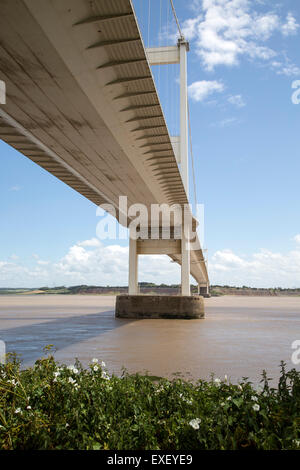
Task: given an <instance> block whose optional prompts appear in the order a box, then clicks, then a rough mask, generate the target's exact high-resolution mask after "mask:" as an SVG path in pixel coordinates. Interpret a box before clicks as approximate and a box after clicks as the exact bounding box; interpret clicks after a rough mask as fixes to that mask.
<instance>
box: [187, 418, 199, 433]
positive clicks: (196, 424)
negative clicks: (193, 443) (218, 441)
mask: <svg viewBox="0 0 300 470" xmlns="http://www.w3.org/2000/svg"><path fill="white" fill-rule="evenodd" d="M200 423H201V419H200V418H195V419H191V421H190V422H189V425H190V426H192V428H193V429H195V430H196V431H197V429H199V428H200V426H199V425H200Z"/></svg>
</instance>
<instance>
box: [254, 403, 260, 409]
mask: <svg viewBox="0 0 300 470" xmlns="http://www.w3.org/2000/svg"><path fill="white" fill-rule="evenodd" d="M252 408H253V409H254V411H259V410H260V406H259V405H258V404H257V403H255V405H253V406H252Z"/></svg>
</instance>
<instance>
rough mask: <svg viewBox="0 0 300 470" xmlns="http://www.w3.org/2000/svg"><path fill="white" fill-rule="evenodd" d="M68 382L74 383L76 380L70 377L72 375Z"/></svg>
mask: <svg viewBox="0 0 300 470" xmlns="http://www.w3.org/2000/svg"><path fill="white" fill-rule="evenodd" d="M68 382H69V383H70V384H75V383H76V380H74V379H72V377H69V380H68Z"/></svg>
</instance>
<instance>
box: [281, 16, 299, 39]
mask: <svg viewBox="0 0 300 470" xmlns="http://www.w3.org/2000/svg"><path fill="white" fill-rule="evenodd" d="M299 27H300V25H299V24H298V23H297V20H296V18H295V17H294V16H293V14H292V13H291V12H289V13H288V14H287V17H286V23H285V24H284V25H283V26H282V34H283V35H284V36H290V35H292V34H296V33H297V31H298V29H299Z"/></svg>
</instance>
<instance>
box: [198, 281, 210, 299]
mask: <svg viewBox="0 0 300 470" xmlns="http://www.w3.org/2000/svg"><path fill="white" fill-rule="evenodd" d="M198 293H199V295H202V297H210V293H209V284H201V285H199V286H198Z"/></svg>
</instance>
